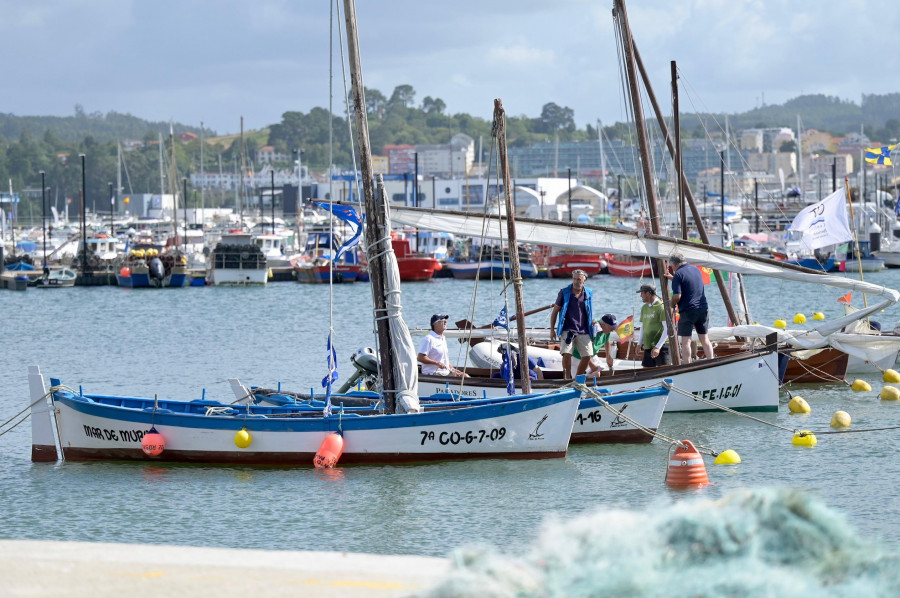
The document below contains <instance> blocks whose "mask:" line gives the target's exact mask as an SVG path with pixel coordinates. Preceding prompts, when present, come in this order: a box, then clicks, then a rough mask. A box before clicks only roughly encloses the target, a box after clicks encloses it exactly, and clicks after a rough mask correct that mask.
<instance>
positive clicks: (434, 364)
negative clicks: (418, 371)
mask: <svg viewBox="0 0 900 598" xmlns="http://www.w3.org/2000/svg"><path fill="white" fill-rule="evenodd" d="M449 317H450V316H448V315H447V314H434V315H433V316H431V332H429V333H428V334H427V335H425V338H423V339H422V344H421V345H420V346H419V355H418V357H417V358H416V359H417V360H418V362H419V363H421V364H422V373H423V374H437V375H438V376H465V374H464V373H463V372H461V371H460V370H458V369H456V368H455V367H453V366H451V365H450V351H449V350H448V349H447V339H446V338H444V330H446V329H447V319H448V318H449Z"/></svg>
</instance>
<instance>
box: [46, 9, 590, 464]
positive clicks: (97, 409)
mask: <svg viewBox="0 0 900 598" xmlns="http://www.w3.org/2000/svg"><path fill="white" fill-rule="evenodd" d="M344 6H345V11H346V20H347V35H348V42H349V43H348V46H349V57H350V70H351V74H352V83H353V96H354V105H355V116H356V127H357V139H358V144H359V150H360V152H359V153H360V164H361V170H362V175H363V179H362V180H363V188H364V196H365V205H366V212H367V214H368V216H369V220H368V226H367V228H366V240H367V245H368V250H369V252H370V254H371V255H370V260H369V275H370V278H371V280H372V284H373V289H375V291H374V292H373V297H374V303H375V306H374V307H375V313H376V314H377V315H378V317H377V318H376V323H377V329H378V338H379V353H380V355H381V364H382V365H381V384H382V388H383V393H382V397H381V398H382V401H383V402H382V405H383V409H378V410H376V409H372V410H369V411H365V412H358V413H344V411H343V409H342V408H341V409H337V410H335V412H332V409H331V404H330V403H328V404H326V406H325V408H324V409H323V408H322V407H321V406H312V405H289V406H285V407H268V406H259V405H255V406H254V405H242V406H232V405H231V404H230V403H228V402H218V401H209V400H206V399H205V398H204V399H199V400H198V399H195V400H193V401H174V400H163V401H159V400H156V399H151V398H136V397H111V396H107V395H96V394H85V393H84V392H82V391H78V392H74V391H72V390H70V389H67V388H65V387H62V386H61V384H60V382H59V381H58V380H51V384H52V388H51V389H50V390H49V391H48V389H47V386H46V383H45V381H44V378H43V376H42V374H41V372H40V369H39V368H37V367H36V366H31V367H30V368H29V385H30V389H31V393H30V398H29V405H30V407H31V410H32V413H31V415H32V460H35V461H52V460H56V459H57V457H58V456H59V455H60V454H61V455H62V456H63V458H65V459H72V460H103V459H132V460H148V459H156V460H162V461H189V462H214V463H250V464H256V463H274V464H303V463H305V464H309V463H311V462H312V460H313V457H314V455H316V454H317V451H318V450H319V449H320V448H322V447H324V446H325V443H326V442H328V439H329V438H332V437H333V436H334V434H335V433H337V434H339V435H340V436H341V437H342V445H343V454H342V456H341V462H342V463H391V462H417V461H431V460H445V459H469V458H484V457H491V458H549V457H562V456H564V455H565V454H566V449H567V447H568V443H569V437H570V435H571V432H572V426H573V423H574V421H575V414H576V411H577V410H578V405H579V398H580V395H581V393H580V392H579V391H577V390H574V389H567V390H559V391H554V392H551V393H547V394H545V395H538V396H530V397H526V398H521V399H517V400H512V401H497V402H488V403H487V404H475V405H469V404H466V405H451V406H450V407H452V408H450V409H444V410H433V411H425V412H421V410H420V409H419V407H418V406H417V405H416V404H417V403H418V380H417V370H416V367H415V348H414V347H413V343H412V338H411V337H410V336H409V331H408V329H407V328H406V324H405V323H404V322H403V319H402V317H401V305H400V302H399V300H397V297H399V292H398V290H399V284H400V281H399V273H398V270H397V266H396V259H395V258H394V255H393V252H392V251H391V250H390V247H389V246H388V247H383V245H385V244H386V242H387V243H389V241H390V235H389V231H390V215H389V213H388V207H387V201H386V199H385V197H384V194H382V196H381V201H378V200H377V198H376V193H375V187H374V179H373V169H372V156H371V151H370V145H369V136H368V125H367V120H366V112H365V95H364V89H365V88H364V86H363V80H362V70H361V65H360V59H359V48H358V42H357V35H356V31H357V28H356V19H355V9H354V3H353V0H345V1H344ZM148 440H149V442H148Z"/></svg>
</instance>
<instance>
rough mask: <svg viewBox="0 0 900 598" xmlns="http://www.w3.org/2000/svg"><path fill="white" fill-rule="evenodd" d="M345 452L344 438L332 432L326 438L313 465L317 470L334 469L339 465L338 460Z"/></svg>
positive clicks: (317, 452)
mask: <svg viewBox="0 0 900 598" xmlns="http://www.w3.org/2000/svg"><path fill="white" fill-rule="evenodd" d="M343 452H344V437H343V436H341V435H340V434H338V433H337V432H332V433H331V434H329V435H328V436H326V437H325V440H323V441H322V444H321V445H319V450H318V451H316V456H315V458H314V459H313V465H315V466H316V469H325V468H326V467H334V466H335V465H337V462H338V459H340V458H341V454H343Z"/></svg>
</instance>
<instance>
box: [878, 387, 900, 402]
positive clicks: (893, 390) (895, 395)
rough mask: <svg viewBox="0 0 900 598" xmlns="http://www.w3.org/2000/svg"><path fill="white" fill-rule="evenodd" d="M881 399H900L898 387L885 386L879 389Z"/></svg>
mask: <svg viewBox="0 0 900 598" xmlns="http://www.w3.org/2000/svg"><path fill="white" fill-rule="evenodd" d="M881 399H882V400H884V401H896V400H898V399H900V388H897V387H896V386H885V387H884V388H882V389H881Z"/></svg>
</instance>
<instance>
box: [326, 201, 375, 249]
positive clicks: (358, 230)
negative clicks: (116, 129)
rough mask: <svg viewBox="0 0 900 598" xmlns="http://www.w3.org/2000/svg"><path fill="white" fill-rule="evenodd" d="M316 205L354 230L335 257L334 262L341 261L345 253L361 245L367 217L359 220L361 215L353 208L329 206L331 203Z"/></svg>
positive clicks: (336, 205)
mask: <svg viewBox="0 0 900 598" xmlns="http://www.w3.org/2000/svg"><path fill="white" fill-rule="evenodd" d="M316 205H317V206H319V207H320V208H322V209H325V210H328V211H329V212H331V213H332V214H334V215H335V216H337V217H338V218H340V219H341V220H343V221H344V222H346V223H347V224H349V225H350V228H351V229H352V230H353V235H352V236H351V237H350V238H349V239H347V240H346V241H344V244H343V245H341V246H340V248H338V252H337V255H336V256H334V261H335V262H336V261H338V260H339V259H341V256H342V255H344V252H345V251H347V250H349V249H351V248H353V247H356V246H357V245H359V238H360V236H361V235H362V223H363V222H365V220H366V217H365V216H363V218H362V220H360V218H359V214H357V213H356V210H354V209H353V207H352V206H342V205H338V204H333V203H332V204H329V203H319V202H316Z"/></svg>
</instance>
